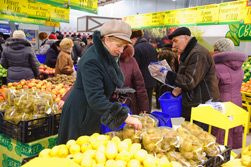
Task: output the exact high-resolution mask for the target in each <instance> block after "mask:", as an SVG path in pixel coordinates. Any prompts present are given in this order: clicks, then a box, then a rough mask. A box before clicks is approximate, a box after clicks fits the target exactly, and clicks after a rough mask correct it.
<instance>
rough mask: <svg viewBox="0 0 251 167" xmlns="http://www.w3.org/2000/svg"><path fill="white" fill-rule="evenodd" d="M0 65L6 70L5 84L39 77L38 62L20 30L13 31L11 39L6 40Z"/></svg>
mask: <svg viewBox="0 0 251 167" xmlns="http://www.w3.org/2000/svg"><path fill="white" fill-rule="evenodd" d="M1 64H2V66H3V67H4V68H6V69H8V73H7V83H10V82H19V81H20V80H22V79H25V80H29V79H32V78H36V77H39V62H38V60H37V57H36V55H35V53H34V51H33V50H32V47H31V44H30V42H29V41H28V40H27V39H26V38H25V34H24V32H23V31H21V30H16V31H14V33H13V38H8V39H7V40H6V42H5V48H4V49H3V54H2V62H1Z"/></svg>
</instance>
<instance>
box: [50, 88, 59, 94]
mask: <svg viewBox="0 0 251 167" xmlns="http://www.w3.org/2000/svg"><path fill="white" fill-rule="evenodd" d="M51 93H53V94H54V95H58V94H59V91H58V90H57V89H53V90H52V91H51Z"/></svg>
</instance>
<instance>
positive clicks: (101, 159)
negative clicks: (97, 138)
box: [95, 151, 106, 163]
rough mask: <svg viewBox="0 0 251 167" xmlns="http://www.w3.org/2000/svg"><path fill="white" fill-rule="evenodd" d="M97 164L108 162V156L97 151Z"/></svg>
mask: <svg viewBox="0 0 251 167" xmlns="http://www.w3.org/2000/svg"><path fill="white" fill-rule="evenodd" d="M95 158H96V161H97V163H105V162H106V156H105V153H104V152H103V151H97V152H96V155H95Z"/></svg>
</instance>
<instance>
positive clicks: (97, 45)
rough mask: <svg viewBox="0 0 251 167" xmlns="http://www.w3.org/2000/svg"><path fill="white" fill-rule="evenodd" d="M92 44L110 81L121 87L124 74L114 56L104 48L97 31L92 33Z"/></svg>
mask: <svg viewBox="0 0 251 167" xmlns="http://www.w3.org/2000/svg"><path fill="white" fill-rule="evenodd" d="M93 44H94V49H95V52H96V53H97V54H98V56H99V57H100V58H101V59H102V62H103V63H104V65H105V68H106V69H107V71H108V74H109V75H110V78H111V81H112V82H113V83H114V84H115V85H116V86H117V87H119V88H120V87H122V86H123V84H124V80H125V78H124V75H123V73H122V71H121V69H120V67H119V65H118V63H116V61H115V58H114V56H113V55H111V54H110V52H109V51H108V50H107V49H106V48H105V46H104V45H103V43H102V41H101V36H100V32H99V31H95V32H94V35H93Z"/></svg>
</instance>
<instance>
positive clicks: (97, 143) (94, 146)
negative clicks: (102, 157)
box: [92, 141, 107, 150]
mask: <svg viewBox="0 0 251 167" xmlns="http://www.w3.org/2000/svg"><path fill="white" fill-rule="evenodd" d="M106 143H107V142H106V141H105V142H101V141H96V142H95V143H93V144H92V148H93V149H94V150H97V149H98V147H99V146H100V145H106Z"/></svg>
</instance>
